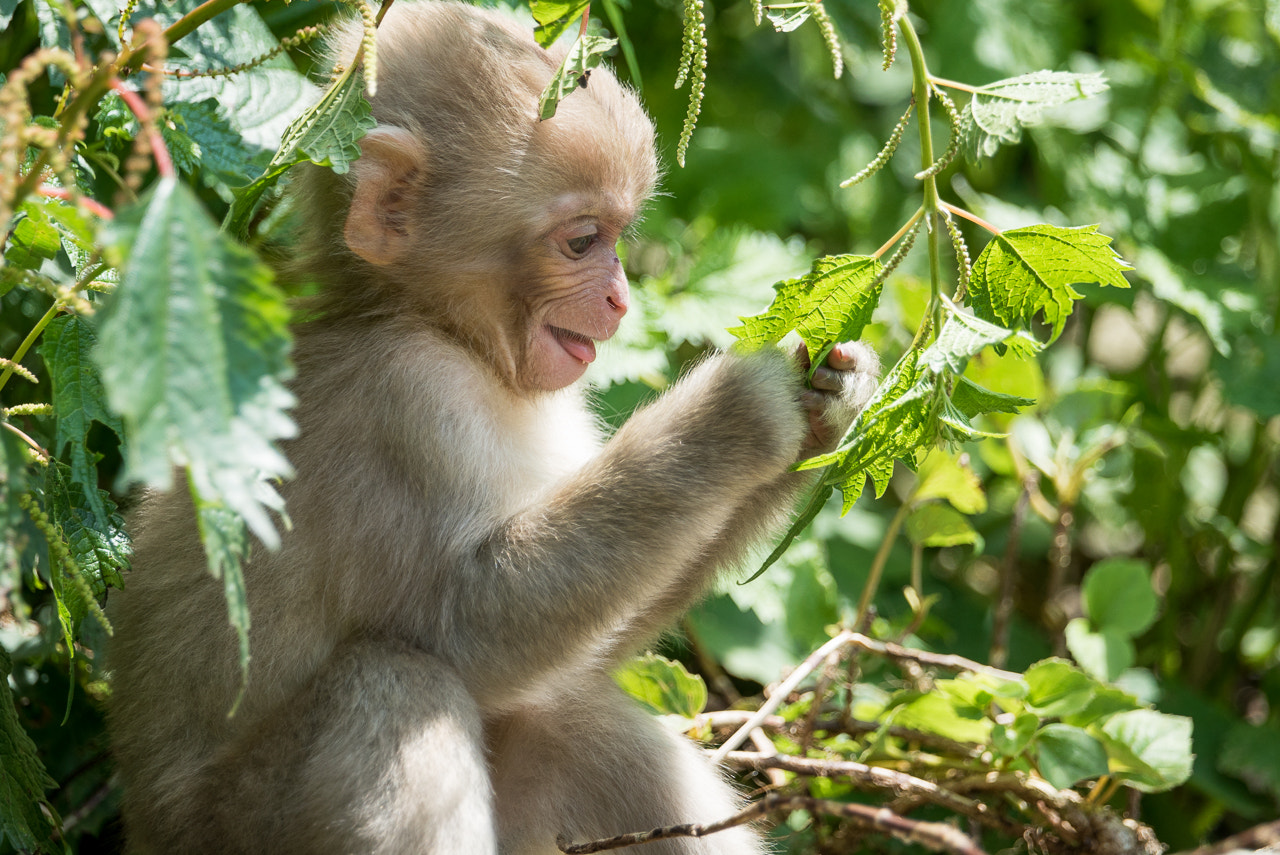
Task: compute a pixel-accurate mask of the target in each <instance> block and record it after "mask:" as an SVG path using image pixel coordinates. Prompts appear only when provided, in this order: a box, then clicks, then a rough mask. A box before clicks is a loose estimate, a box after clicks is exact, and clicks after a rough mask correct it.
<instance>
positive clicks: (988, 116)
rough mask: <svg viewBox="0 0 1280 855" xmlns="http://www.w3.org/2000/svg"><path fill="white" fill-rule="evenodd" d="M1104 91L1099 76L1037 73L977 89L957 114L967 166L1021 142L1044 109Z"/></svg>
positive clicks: (1105, 80)
mask: <svg viewBox="0 0 1280 855" xmlns="http://www.w3.org/2000/svg"><path fill="white" fill-rule="evenodd" d="M1106 89H1107V79H1106V77H1104V76H1103V74H1102V73H1101V72H1093V73H1089V74H1076V73H1073V72H1068V71H1037V72H1034V73H1032V74H1023V75H1021V76H1020V77H1011V78H1009V79H1007V80H997V81H996V82H995V83H988V84H987V85H986V86H983V87H981V88H979V89H978V90H977V91H976V92H975V93H974V94H973V98H972V99H970V101H969V103H968V104H966V105H965V108H964V110H963V111H962V112H961V114H960V142H961V146H962V147H963V148H964V156H965V158H966V159H967V160H969V161H970V162H975V161H977V160H978V159H979V158H981V157H990V156H991V155H993V154H995V153H996V151H997V150H998V149H999V148H1000V146H1001V145H1003V144H1006V143H1016V142H1018V141H1019V140H1021V139H1022V129H1023V128H1025V127H1029V126H1032V125H1037V124H1039V123H1040V122H1042V121H1043V120H1044V112H1045V110H1046V108H1049V107H1056V106H1058V105H1059V104H1065V103H1067V102H1068V101H1076V100H1078V99H1081V98H1090V97H1092V96H1094V95H1097V94H1099V93H1100V92H1105V91H1106Z"/></svg>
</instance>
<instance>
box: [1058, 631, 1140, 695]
mask: <svg viewBox="0 0 1280 855" xmlns="http://www.w3.org/2000/svg"><path fill="white" fill-rule="evenodd" d="M1064 635H1065V638H1066V642H1067V650H1069V651H1071V656H1072V658H1074V659H1075V660H1076V662H1077V663H1079V665H1080V667H1081V668H1083V669H1084V670H1085V671H1087V672H1089V674H1091V675H1092V676H1094V677H1095V678H1097V679H1099V680H1103V681H1106V682H1110V681H1112V680H1114V679H1115V678H1116V677H1118V676H1120V673H1121V672H1122V671H1124V670H1125V669H1126V668H1128V667H1129V666H1131V665H1133V661H1134V649H1133V642H1132V641H1130V640H1129V636H1128V635H1126V634H1124V633H1122V632H1119V631H1117V630H1116V629H1114V628H1112V627H1103V628H1100V629H1099V628H1096V627H1094V626H1092V625H1091V624H1090V623H1089V621H1087V620H1085V619H1084V618H1074V619H1072V620H1071V621H1069V622H1068V623H1067V626H1066V628H1065V630H1064Z"/></svg>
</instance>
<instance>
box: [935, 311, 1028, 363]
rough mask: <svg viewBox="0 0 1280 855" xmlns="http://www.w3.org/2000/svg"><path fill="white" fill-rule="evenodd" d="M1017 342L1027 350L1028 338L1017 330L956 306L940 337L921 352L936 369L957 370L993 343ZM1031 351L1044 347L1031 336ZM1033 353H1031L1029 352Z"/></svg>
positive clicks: (1017, 344)
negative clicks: (991, 321)
mask: <svg viewBox="0 0 1280 855" xmlns="http://www.w3.org/2000/svg"><path fill="white" fill-rule="evenodd" d="M1013 343H1016V345H1015V346H1016V347H1017V348H1018V349H1019V350H1026V349H1027V347H1028V339H1026V338H1025V337H1023V336H1020V335H1019V334H1018V333H1017V332H1015V331H1013V330H1009V329H1005V328H1004V327H1002V326H998V325H996V324H993V323H989V322H988V321H984V320H982V318H979V317H976V316H974V315H971V314H969V313H968V312H962V311H959V310H953V311H951V312H949V313H948V314H947V320H946V322H945V323H944V324H943V325H942V332H941V333H939V334H938V338H937V339H936V340H935V341H934V342H933V343H932V344H931V345H929V346H928V347H927V348H925V350H924V353H923V354H921V356H920V361H921V363H923V364H924V365H925V366H927V367H928V368H930V369H931V370H933V371H943V370H944V369H945V370H950V371H952V372H954V373H956V374H960V373H962V372H963V371H964V369H965V366H966V365H967V364H968V362H969V359H970V357H973V356H976V355H978V354H979V353H981V352H982V350H983V349H984V348H986V347H989V346H1001V345H1006V344H1013ZM1029 346H1030V347H1031V348H1032V350H1031V353H1035V352H1038V351H1039V350H1041V349H1042V346H1041V345H1040V343H1039V342H1036V341H1035V340H1034V339H1031V340H1030V345H1029ZM1028 355H1030V354H1028Z"/></svg>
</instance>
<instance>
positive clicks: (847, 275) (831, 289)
mask: <svg viewBox="0 0 1280 855" xmlns="http://www.w3.org/2000/svg"><path fill="white" fill-rule="evenodd" d="M883 270H884V265H882V264H881V263H880V260H879V259H878V258H874V257H872V256H869V255H829V256H826V257H825V258H819V259H818V260H817V261H815V262H814V263H813V267H812V268H811V269H810V270H809V272H808V273H807V274H805V275H804V276H801V277H799V278H796V279H787V280H785V281H783V282H779V283H778V284H776V285H774V286H773V289H774V291H775V292H777V294H776V296H775V297H774V299H773V302H772V303H771V304H770V305H769V308H768V309H766V310H765V311H764V312H762V313H761V314H759V315H753V316H751V317H747V318H742V319H741V320H742V326H740V327H734V328H733V329H730V330H729V332H730V333H732V334H733V335H734V336H736V337H737V338H738V339H739V341H741V342H742V343H743V344H744V345H747V346H748V347H758V346H760V345H763V344H774V343H776V342H778V341H779V340H781V339H782V337H783V336H785V335H786V334H787V333H789V332H791V330H793V329H794V330H795V331H796V332H798V333H799V334H800V338H801V339H802V340H803V341H804V343H805V347H807V348H808V350H809V358H810V360H811V361H812V362H813V364H815V365H816V364H817V363H818V362H819V361H820V358H821V356H822V355H823V354H824V352H825V350H826V348H827V347H828V346H830V345H831V344H833V343H835V342H838V341H850V340H853V339H856V338H859V337H861V335H862V330H863V328H864V327H866V325H867V324H868V323H870V321H871V313H872V312H873V311H875V308H876V304H877V303H878V302H879V301H880V292H881V290H882V289H883V286H884V280H883V278H882V277H881V275H880V274H881V272H882V271H883Z"/></svg>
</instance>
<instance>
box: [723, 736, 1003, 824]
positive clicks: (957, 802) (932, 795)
mask: <svg viewBox="0 0 1280 855" xmlns="http://www.w3.org/2000/svg"><path fill="white" fill-rule="evenodd" d="M726 762H727V763H728V764H729V765H730V766H733V767H735V768H739V769H755V770H764V769H782V770H784V771H787V772H794V773H796V774H797V775H810V776H814V777H823V778H848V779H849V780H851V781H854V782H855V783H858V784H864V785H866V786H869V787H874V788H875V789H878V790H888V791H889V792H892V793H898V794H900V795H910V796H912V797H913V799H914V801H916V802H917V803H921V802H929V803H931V804H936V805H941V806H942V807H945V808H949V809H950V810H953V811H955V812H956V813H959V814H963V815H964V816H967V817H970V818H972V819H975V820H977V821H978V822H980V823H982V824H984V825H987V826H990V827H991V828H998V829H1000V830H1001V831H1004V832H1005V833H1008V834H1014V835H1019V834H1021V833H1022V832H1023V827H1022V826H1019V825H1014V824H1013V823H1010V822H1008V821H1007V820H1005V819H1004V818H1002V817H1000V816H999V815H997V814H996V813H995V812H994V811H993V810H992V809H991V808H990V807H989V806H987V805H985V804H983V803H982V802H979V801H974V800H973V799H969V798H965V797H964V796H961V795H957V794H956V793H953V792H951V791H950V790H948V789H947V788H945V787H941V786H939V785H937V784H935V783H933V782H932V781H926V780H925V779H924V778H917V777H916V776H915V775H909V774H907V773H905V772H898V771H895V770H893V769H886V768H884V767H882V766H868V765H866V764H865V763H858V762H857V761H854V760H815V759H812V758H809V757H791V756H788V755H785V754H775V755H772V756H770V755H763V754H752V753H750V752H747V751H734V752H731V753H730V754H729V756H728V757H727V758H726ZM893 812H894V813H898V812H897V811H893Z"/></svg>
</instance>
